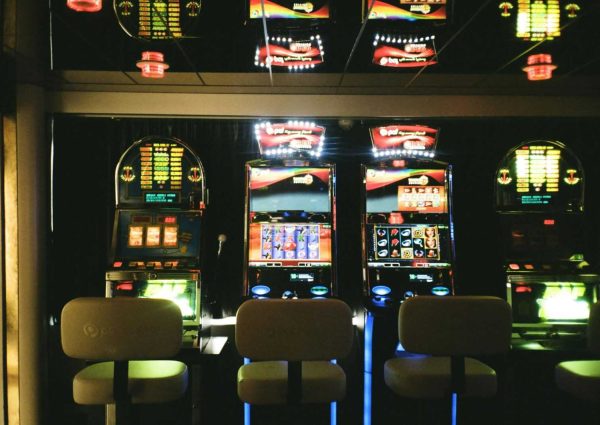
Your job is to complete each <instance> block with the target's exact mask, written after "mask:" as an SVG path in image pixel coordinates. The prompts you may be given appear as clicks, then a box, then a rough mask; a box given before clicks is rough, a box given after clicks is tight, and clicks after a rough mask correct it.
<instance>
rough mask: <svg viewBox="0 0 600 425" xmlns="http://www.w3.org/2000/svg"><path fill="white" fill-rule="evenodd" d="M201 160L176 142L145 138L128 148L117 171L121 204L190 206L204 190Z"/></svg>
mask: <svg viewBox="0 0 600 425" xmlns="http://www.w3.org/2000/svg"><path fill="white" fill-rule="evenodd" d="M203 176H204V171H203V169H202V166H201V164H200V162H199V160H198V159H197V158H196V157H195V155H194V154H193V153H192V152H191V151H190V150H189V148H188V147H187V146H185V145H183V144H182V143H181V142H179V141H178V140H176V139H161V138H152V137H150V138H146V139H143V140H142V141H140V142H138V143H137V144H136V145H134V147H132V148H131V149H129V150H128V151H127V152H126V153H125V154H124V155H123V157H122V159H121V162H120V163H119V167H118V169H117V178H118V185H117V193H118V201H119V203H120V204H132V203H133V204H145V205H148V204H156V205H171V206H177V205H180V204H182V203H183V204H185V205H186V206H187V205H189V196H190V195H191V194H194V193H199V192H201V191H202V190H203V187H204V177H203Z"/></svg>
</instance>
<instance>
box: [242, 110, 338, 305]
mask: <svg viewBox="0 0 600 425" xmlns="http://www.w3.org/2000/svg"><path fill="white" fill-rule="evenodd" d="M255 133H256V137H257V141H258V144H259V147H260V153H261V156H263V158H264V159H258V160H254V161H250V162H247V163H246V189H247V192H246V217H245V219H246V224H245V267H244V296H245V297H248V298H316V297H331V296H334V295H336V293H337V290H336V285H335V246H334V242H335V166H334V165H333V164H329V163H324V162H321V161H319V157H320V155H321V152H322V149H323V142H324V138H325V128H324V127H321V126H317V125H315V124H314V123H310V122H298V121H293V122H287V123H260V124H257V125H256V128H255Z"/></svg>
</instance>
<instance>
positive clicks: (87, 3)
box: [67, 0, 102, 12]
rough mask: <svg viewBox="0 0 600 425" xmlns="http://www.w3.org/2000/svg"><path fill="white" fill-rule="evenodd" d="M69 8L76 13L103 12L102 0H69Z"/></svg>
mask: <svg viewBox="0 0 600 425" xmlns="http://www.w3.org/2000/svg"><path fill="white" fill-rule="evenodd" d="M67 7H68V8H69V9H73V10H75V11H76V12H98V11H100V10H102V0H67Z"/></svg>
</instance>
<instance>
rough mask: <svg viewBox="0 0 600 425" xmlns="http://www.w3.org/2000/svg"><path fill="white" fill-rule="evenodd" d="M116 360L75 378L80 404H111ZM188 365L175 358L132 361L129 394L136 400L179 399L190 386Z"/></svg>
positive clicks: (96, 366)
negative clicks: (188, 383)
mask: <svg viewBox="0 0 600 425" xmlns="http://www.w3.org/2000/svg"><path fill="white" fill-rule="evenodd" d="M113 368H114V363H113V362H102V363H96V364H93V365H90V366H88V367H86V368H84V369H82V370H81V371H80V372H79V373H77V375H75V378H74V379H73V398H74V400H75V402H76V403H78V404H112V403H114V402H115V401H114V397H113ZM187 380H188V374H187V366H186V365H185V364H184V363H181V362H178V361H174V360H146V361H131V362H129V393H130V394H131V399H132V402H133V403H136V404H140V403H161V402H167V401H172V400H175V399H178V398H180V397H181V396H182V395H183V394H184V393H185V390H186V388H187Z"/></svg>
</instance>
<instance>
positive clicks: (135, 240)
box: [127, 226, 144, 248]
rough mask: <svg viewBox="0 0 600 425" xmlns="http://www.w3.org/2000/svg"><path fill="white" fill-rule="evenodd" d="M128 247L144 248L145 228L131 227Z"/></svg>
mask: <svg viewBox="0 0 600 425" xmlns="http://www.w3.org/2000/svg"><path fill="white" fill-rule="evenodd" d="M127 246H129V247H132V248H136V247H139V248H141V247H143V246H144V226H129V237H128V238H127Z"/></svg>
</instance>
